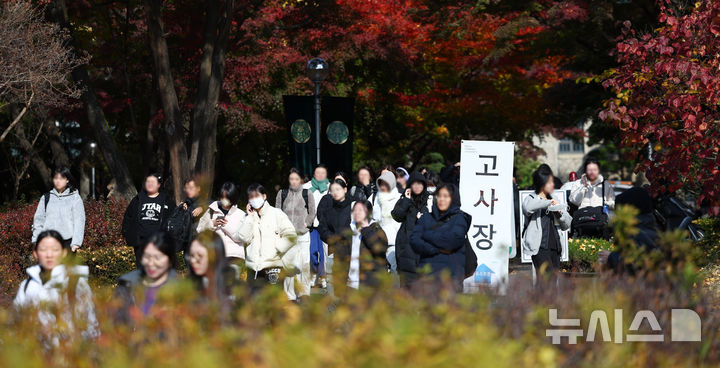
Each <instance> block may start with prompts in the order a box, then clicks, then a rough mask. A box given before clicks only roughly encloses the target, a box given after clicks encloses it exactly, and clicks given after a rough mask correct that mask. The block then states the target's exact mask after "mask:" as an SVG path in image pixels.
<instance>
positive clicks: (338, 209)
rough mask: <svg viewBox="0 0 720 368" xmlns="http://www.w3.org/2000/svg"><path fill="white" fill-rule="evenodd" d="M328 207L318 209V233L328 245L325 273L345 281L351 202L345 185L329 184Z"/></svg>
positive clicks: (342, 182)
mask: <svg viewBox="0 0 720 368" xmlns="http://www.w3.org/2000/svg"><path fill="white" fill-rule="evenodd" d="M330 196H331V198H332V203H331V205H330V206H328V207H325V208H322V207H321V208H320V210H321V211H322V212H321V213H318V217H319V218H320V225H319V226H318V232H319V233H320V238H321V239H322V241H323V242H325V243H326V244H327V245H328V257H327V259H326V271H328V272H329V273H332V274H333V275H334V276H336V277H338V279H341V280H342V282H344V281H345V277H346V275H347V274H348V269H347V267H348V262H349V260H350V231H351V230H350V221H351V219H352V216H351V211H352V210H351V204H352V200H351V199H350V198H349V197H348V195H347V184H346V183H345V182H344V181H342V180H340V179H336V180H335V181H333V182H332V184H330Z"/></svg>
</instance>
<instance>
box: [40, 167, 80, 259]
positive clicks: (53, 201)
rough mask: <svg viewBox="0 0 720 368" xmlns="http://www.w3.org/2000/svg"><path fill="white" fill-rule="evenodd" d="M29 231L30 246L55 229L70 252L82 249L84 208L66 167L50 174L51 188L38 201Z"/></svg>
mask: <svg viewBox="0 0 720 368" xmlns="http://www.w3.org/2000/svg"><path fill="white" fill-rule="evenodd" d="M32 230H33V235H32V242H33V243H35V242H36V241H37V238H38V235H39V234H40V233H41V232H43V231H45V230H55V231H57V232H59V233H60V235H61V236H62V242H63V243H64V244H65V245H67V246H68V248H70V250H72V251H73V252H75V251H76V250H77V249H78V248H80V246H82V243H83V238H84V237H85V205H84V204H83V200H82V198H80V194H79V193H78V190H77V188H76V187H75V180H74V179H73V176H72V174H71V173H70V169H68V168H67V167H59V168H57V169H56V170H55V171H54V172H53V189H52V190H51V191H50V192H48V193H45V195H43V197H42V198H40V201H39V202H38V206H37V209H36V210H35V217H34V219H33V226H32Z"/></svg>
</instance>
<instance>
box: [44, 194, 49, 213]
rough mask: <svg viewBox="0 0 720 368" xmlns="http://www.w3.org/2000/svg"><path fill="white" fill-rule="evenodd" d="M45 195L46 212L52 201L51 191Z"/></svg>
mask: <svg viewBox="0 0 720 368" xmlns="http://www.w3.org/2000/svg"><path fill="white" fill-rule="evenodd" d="M43 197H44V198H45V212H47V206H48V203H50V192H47V193H45V194H44V195H43Z"/></svg>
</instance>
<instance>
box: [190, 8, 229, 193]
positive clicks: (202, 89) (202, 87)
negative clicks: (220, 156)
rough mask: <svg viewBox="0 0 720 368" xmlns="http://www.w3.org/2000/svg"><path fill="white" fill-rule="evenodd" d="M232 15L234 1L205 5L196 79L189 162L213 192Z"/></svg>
mask: <svg viewBox="0 0 720 368" xmlns="http://www.w3.org/2000/svg"><path fill="white" fill-rule="evenodd" d="M234 12H235V1H234V0H226V1H224V2H223V4H222V6H221V1H219V0H214V1H210V2H209V3H208V7H207V14H206V24H205V41H204V44H203V55H202V59H201V62H200V72H199V75H198V78H199V80H198V91H197V94H196V96H195V105H194V109H193V114H192V132H193V136H192V146H191V153H192V154H191V157H190V162H191V163H192V164H193V167H195V170H196V171H197V172H199V173H201V174H203V175H204V179H205V183H206V185H208V186H209V188H207V189H208V190H211V189H212V183H213V179H214V178H215V152H216V149H217V117H218V113H217V103H218V100H219V99H220V92H221V91H222V83H223V78H224V75H225V54H226V52H227V43H228V37H229V35H230V28H231V26H232V18H233V14H234Z"/></svg>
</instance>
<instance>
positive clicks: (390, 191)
mask: <svg viewBox="0 0 720 368" xmlns="http://www.w3.org/2000/svg"><path fill="white" fill-rule="evenodd" d="M377 187H378V192H377V193H375V195H374V196H373V197H374V198H373V201H372V206H373V209H374V210H373V213H372V216H373V220H375V221H377V222H378V223H380V226H381V227H382V229H383V231H384V232H385V235H386V236H387V241H388V249H387V261H388V263H389V264H390V269H391V270H392V271H396V270H397V261H396V257H395V238H396V237H397V233H398V231H399V230H400V225H401V224H400V223H399V222H397V221H395V219H394V218H393V217H392V210H393V209H394V208H395V204H396V203H397V201H398V200H399V199H400V197H402V194H400V193H399V192H398V190H397V178H396V177H395V174H394V173H393V172H391V171H383V173H382V174H381V175H380V177H379V178H378V179H377Z"/></svg>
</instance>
